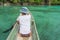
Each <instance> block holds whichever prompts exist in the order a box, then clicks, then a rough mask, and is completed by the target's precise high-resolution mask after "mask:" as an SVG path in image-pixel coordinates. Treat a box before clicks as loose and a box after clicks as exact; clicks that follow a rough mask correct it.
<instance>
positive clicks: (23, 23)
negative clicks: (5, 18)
mask: <svg viewBox="0 0 60 40" xmlns="http://www.w3.org/2000/svg"><path fill="white" fill-rule="evenodd" d="M17 23H18V24H19V25H20V30H19V34H20V36H21V37H23V40H25V39H26V38H28V37H30V36H31V15H30V14H29V10H28V9H27V8H26V7H22V10H21V15H20V16H19V17H18V19H17ZM26 40H27V39H26Z"/></svg>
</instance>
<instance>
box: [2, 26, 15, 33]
mask: <svg viewBox="0 0 60 40" xmlns="http://www.w3.org/2000/svg"><path fill="white" fill-rule="evenodd" d="M13 27H14V25H12V26H11V28H9V29H7V30H5V31H3V33H7V32H9V31H11V30H12V28H13Z"/></svg>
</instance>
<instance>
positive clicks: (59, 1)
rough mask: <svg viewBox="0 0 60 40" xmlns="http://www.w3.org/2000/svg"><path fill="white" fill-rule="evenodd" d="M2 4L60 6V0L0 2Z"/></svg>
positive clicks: (0, 0)
mask: <svg viewBox="0 0 60 40" xmlns="http://www.w3.org/2000/svg"><path fill="white" fill-rule="evenodd" d="M0 2H2V3H6V2H9V3H15V4H17V3H21V4H23V3H29V4H52V5H53V4H60V0H0Z"/></svg>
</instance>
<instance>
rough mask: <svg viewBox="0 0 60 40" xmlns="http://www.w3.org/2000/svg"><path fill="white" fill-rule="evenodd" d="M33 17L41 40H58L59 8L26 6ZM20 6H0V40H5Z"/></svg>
mask: <svg viewBox="0 0 60 40" xmlns="http://www.w3.org/2000/svg"><path fill="white" fill-rule="evenodd" d="M27 7H28V8H29V9H30V11H31V12H32V15H33V16H34V19H35V22H36V26H37V30H38V33H39V38H40V39H41V40H60V6H27ZM20 8H21V6H4V7H2V6H0V40H6V38H7V36H8V34H9V32H7V33H2V32H3V31H4V30H6V29H8V28H10V27H11V26H12V25H13V24H14V23H15V22H16V18H17V17H18V15H19V13H20V12H19V10H20Z"/></svg>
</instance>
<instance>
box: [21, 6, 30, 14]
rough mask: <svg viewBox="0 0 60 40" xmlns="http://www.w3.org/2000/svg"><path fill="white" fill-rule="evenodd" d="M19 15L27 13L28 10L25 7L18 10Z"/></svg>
mask: <svg viewBox="0 0 60 40" xmlns="http://www.w3.org/2000/svg"><path fill="white" fill-rule="evenodd" d="M20 12H21V13H26V14H27V13H29V9H28V8H27V7H22V8H21V10H20Z"/></svg>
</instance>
